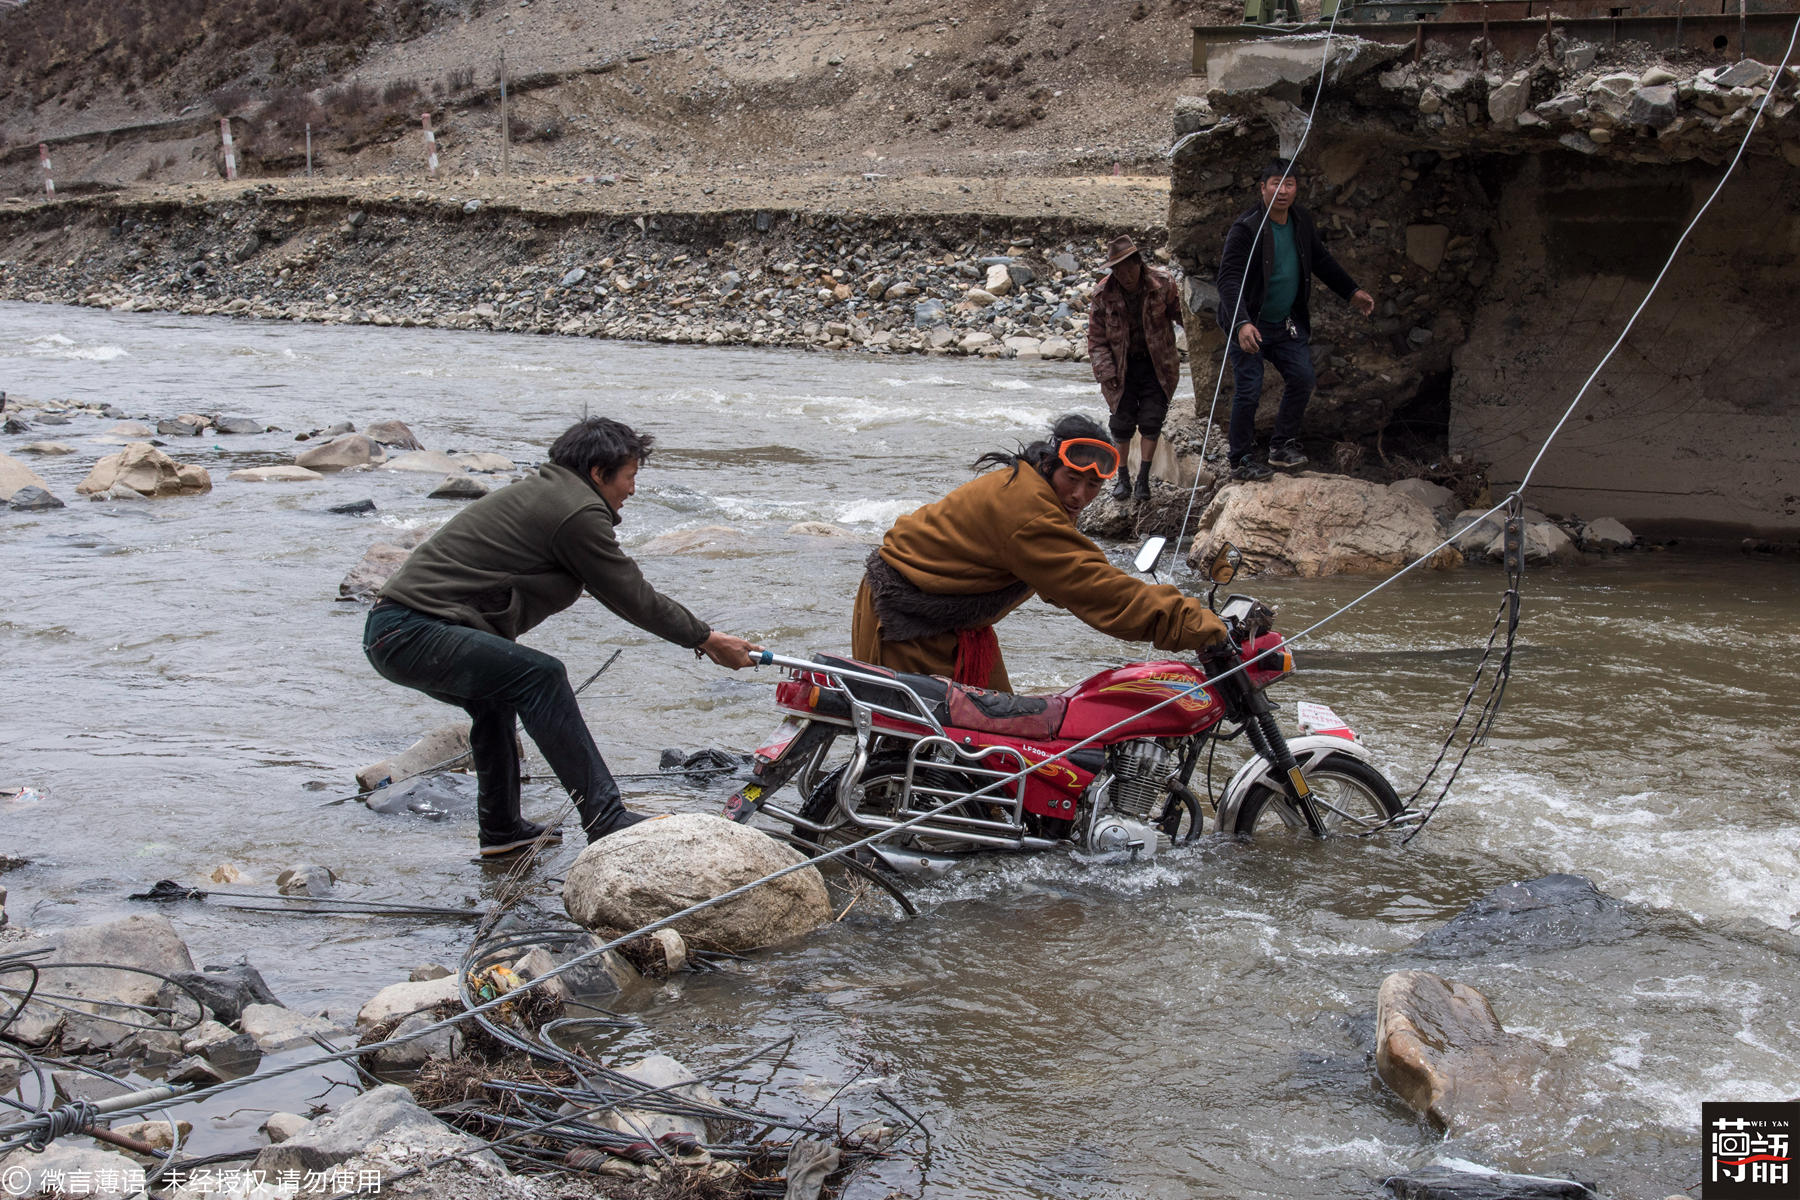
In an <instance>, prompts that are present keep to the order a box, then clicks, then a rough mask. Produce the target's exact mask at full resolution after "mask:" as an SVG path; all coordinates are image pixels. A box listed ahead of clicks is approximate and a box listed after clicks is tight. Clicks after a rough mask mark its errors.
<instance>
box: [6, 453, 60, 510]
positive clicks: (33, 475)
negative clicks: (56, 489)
mask: <svg viewBox="0 0 1800 1200" xmlns="http://www.w3.org/2000/svg"><path fill="white" fill-rule="evenodd" d="M28 487H34V488H39V489H42V490H43V491H46V492H47V491H49V490H50V485H49V484H47V483H45V482H44V480H43V477H42V476H41V475H39V474H38V473H37V472H36V471H34V470H32V469H31V468H30V467H28V466H26V465H25V464H24V463H22V462H20V461H19V460H18V459H16V458H13V457H12V456H11V455H8V454H0V502H4V501H7V500H11V499H12V498H13V493H14V492H16V491H19V490H20V489H22V488H28Z"/></svg>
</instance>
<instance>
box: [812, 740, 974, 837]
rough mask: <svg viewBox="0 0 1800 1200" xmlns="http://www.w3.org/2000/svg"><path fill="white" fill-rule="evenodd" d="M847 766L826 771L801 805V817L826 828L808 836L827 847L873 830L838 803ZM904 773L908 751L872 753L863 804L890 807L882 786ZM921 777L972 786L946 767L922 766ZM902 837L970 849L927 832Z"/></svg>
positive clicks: (890, 784)
mask: <svg viewBox="0 0 1800 1200" xmlns="http://www.w3.org/2000/svg"><path fill="white" fill-rule="evenodd" d="M848 769H849V768H848V767H847V766H846V767H839V768H837V769H836V770H834V771H832V772H831V773H830V774H828V775H826V776H825V777H824V778H823V779H821V780H820V781H819V785H818V786H817V787H815V788H813V790H812V793H811V794H810V795H809V796H807V797H806V802H805V803H804V804H802V805H801V806H800V815H801V817H803V818H804V819H806V820H808V821H810V822H812V823H813V824H815V825H823V826H826V831H825V832H823V833H809V834H808V835H807V836H809V837H811V838H813V839H814V840H815V841H818V842H819V843H821V844H823V845H825V846H827V847H830V846H837V845H842V844H844V843H845V842H853V841H856V840H858V839H860V838H862V837H865V836H867V835H868V834H870V833H872V832H874V831H873V830H871V829H867V828H865V827H863V826H861V825H858V824H856V823H855V822H853V821H851V820H850V819H849V818H848V817H846V816H845V815H844V814H843V811H842V810H841V809H839V807H838V802H837V790H838V782H839V781H840V780H841V779H842V778H843V777H844V772H845V771H846V770H848ZM905 776H906V755H904V754H892V753H888V754H876V755H873V756H871V757H870V759H869V763H868V765H867V766H866V767H864V768H863V773H862V778H863V788H864V790H865V797H866V799H865V802H864V807H865V808H872V809H873V810H874V811H877V812H880V811H882V810H883V809H886V808H889V807H891V806H890V805H887V804H884V803H883V802H882V799H881V789H883V788H887V789H897V788H898V787H899V786H900V781H901V780H902V779H904V778H905ZM918 780H919V782H921V783H925V784H927V785H929V786H933V787H941V788H946V789H952V788H957V787H959V786H960V787H963V788H967V787H969V786H971V785H969V784H968V783H967V781H966V779H965V778H964V777H962V776H959V775H957V774H956V773H955V772H954V771H951V770H950V769H948V768H944V767H926V766H921V767H920V768H919V771H918ZM871 799H872V800H873V801H874V803H873V804H870V803H869V800H871ZM901 838H902V840H901V841H900V842H897V843H896V844H903V845H917V846H920V847H922V848H924V849H930V850H934V851H937V852H939V853H947V854H955V853H959V852H961V851H965V850H967V849H968V847H967V846H966V845H964V844H959V843H956V842H952V841H949V840H948V839H939V838H931V837H930V836H928V835H911V834H909V835H901Z"/></svg>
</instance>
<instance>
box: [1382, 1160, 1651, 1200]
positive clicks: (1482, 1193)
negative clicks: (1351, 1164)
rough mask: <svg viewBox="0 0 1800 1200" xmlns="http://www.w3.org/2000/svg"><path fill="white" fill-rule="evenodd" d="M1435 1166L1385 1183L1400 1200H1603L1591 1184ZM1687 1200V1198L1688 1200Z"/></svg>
mask: <svg viewBox="0 0 1800 1200" xmlns="http://www.w3.org/2000/svg"><path fill="white" fill-rule="evenodd" d="M1462 1167H1463V1169H1460V1170H1459V1169H1457V1168H1454V1167H1447V1166H1442V1165H1433V1166H1429V1167H1424V1168H1421V1169H1420V1170H1417V1171H1412V1172H1409V1173H1407V1174H1405V1175H1395V1176H1392V1177H1391V1178H1388V1179H1385V1180H1383V1181H1382V1185H1381V1186H1383V1187H1385V1188H1387V1189H1388V1191H1390V1192H1392V1193H1394V1195H1395V1196H1396V1197H1398V1200H1601V1197H1600V1196H1599V1195H1598V1194H1597V1193H1595V1192H1594V1190H1593V1187H1592V1186H1591V1185H1588V1184H1581V1183H1576V1182H1575V1181H1574V1180H1572V1179H1550V1178H1547V1177H1545V1176H1542V1175H1507V1174H1503V1173H1501V1172H1499V1171H1482V1170H1478V1169H1477V1168H1476V1167H1475V1165H1474V1164H1473V1163H1464V1164H1462ZM1684 1200H1685V1197H1684Z"/></svg>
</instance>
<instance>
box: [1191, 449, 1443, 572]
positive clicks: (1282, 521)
mask: <svg viewBox="0 0 1800 1200" xmlns="http://www.w3.org/2000/svg"><path fill="white" fill-rule="evenodd" d="M1200 528H1201V529H1202V530H1203V531H1204V533H1203V535H1202V536H1201V537H1198V538H1196V539H1195V540H1194V546H1193V549H1192V550H1190V551H1189V554H1188V561H1189V562H1190V563H1194V564H1201V563H1207V562H1210V561H1211V560H1212V557H1213V555H1214V554H1216V553H1217V552H1218V550H1219V547H1220V546H1221V545H1223V544H1224V543H1225V542H1230V543H1232V544H1233V545H1235V546H1236V547H1237V548H1238V549H1239V550H1241V551H1243V554H1244V559H1245V562H1246V563H1247V564H1248V565H1249V567H1250V569H1251V570H1252V571H1253V572H1256V573H1269V574H1276V575H1300V576H1305V577H1316V576H1322V575H1338V574H1354V573H1362V572H1372V571H1379V572H1388V571H1394V570H1397V569H1399V568H1400V567H1403V566H1405V565H1407V564H1408V563H1411V562H1413V561H1415V560H1417V559H1418V558H1420V557H1422V556H1424V555H1426V554H1430V560H1429V562H1428V564H1427V565H1428V566H1430V567H1432V568H1435V569H1439V570H1441V569H1444V568H1447V567H1453V566H1456V565H1458V564H1460V563H1461V562H1462V555H1460V554H1458V553H1456V551H1454V550H1452V549H1451V548H1450V547H1448V546H1446V547H1443V548H1442V549H1436V547H1437V545H1438V542H1439V541H1440V540H1441V539H1440V537H1439V535H1438V523H1437V518H1436V517H1434V516H1433V515H1432V514H1431V510H1430V509H1428V508H1426V507H1425V506H1424V505H1423V504H1421V503H1419V502H1418V501H1417V500H1414V499H1413V498H1412V497H1410V496H1402V495H1396V494H1395V493H1393V492H1391V491H1389V490H1388V489H1387V488H1385V487H1383V486H1382V485H1380V484H1378V483H1370V482H1368V481H1366V480H1361V479H1351V478H1349V477H1348V476H1343V475H1321V474H1315V473H1311V472H1308V473H1305V474H1300V475H1277V476H1276V477H1275V478H1273V479H1271V480H1269V481H1268V482H1266V483H1255V484H1241V483H1238V484H1227V485H1226V486H1225V487H1224V488H1222V489H1220V491H1219V493H1218V495H1217V496H1215V497H1214V498H1213V500H1212V503H1210V504H1208V505H1207V507H1206V511H1205V513H1203V514H1202V515H1201V517H1200Z"/></svg>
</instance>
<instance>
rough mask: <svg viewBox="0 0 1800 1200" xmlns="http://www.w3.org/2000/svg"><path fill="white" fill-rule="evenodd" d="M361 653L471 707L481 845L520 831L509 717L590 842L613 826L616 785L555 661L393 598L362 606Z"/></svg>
mask: <svg viewBox="0 0 1800 1200" xmlns="http://www.w3.org/2000/svg"><path fill="white" fill-rule="evenodd" d="M363 653H364V654H366V655H368V657H369V662H370V663H371V664H373V665H374V667H375V669H376V670H377V671H379V672H381V674H382V676H383V677H384V678H386V679H390V680H392V681H393V682H395V683H397V684H400V685H401V686H402V687H409V688H413V689H414V690H416V691H420V692H424V693H425V694H426V695H427V696H430V697H431V698H432V699H433V700H441V701H443V702H444V703H445V704H454V705H456V706H457V707H459V708H461V709H463V710H464V711H465V712H467V713H468V714H469V720H470V726H469V750H470V752H471V753H472V755H473V757H474V759H475V777H476V779H477V780H478V781H479V782H480V789H479V796H480V800H479V804H478V807H479V809H480V816H481V840H482V842H483V844H491V843H497V842H502V841H507V840H510V839H511V838H512V837H514V836H516V835H517V833H518V832H519V824H520V817H519V752H518V743H517V742H516V741H515V740H514V739H513V719H514V717H515V716H516V717H517V718H518V719H519V720H520V721H522V722H523V723H524V725H525V732H526V733H528V734H530V735H531V740H532V741H533V742H536V743H537V748H538V749H539V750H541V751H543V754H544V758H545V759H546V760H548V761H549V763H550V769H551V770H552V771H554V772H556V777H557V779H559V780H561V781H562V785H563V787H565V788H567V789H568V792H569V796H570V797H571V798H572V799H573V800H574V801H575V806H576V808H577V809H578V810H579V811H580V813H581V827H582V828H583V829H584V830H586V831H587V834H588V838H589V840H592V839H594V838H596V837H600V836H603V835H604V834H606V833H610V832H611V829H610V826H611V824H612V823H613V821H614V820H616V818H617V817H618V815H619V813H620V811H621V809H620V806H619V786H618V784H616V783H614V782H613V777H612V772H610V771H608V770H607V769H606V762H605V760H604V759H602V758H601V757H600V748H599V747H598V746H596V745H595V744H594V736H593V734H591V733H589V732H588V727H587V722H586V721H584V720H582V717H581V709H580V707H579V706H578V705H577V704H576V702H575V690H574V689H573V688H571V687H570V686H569V675H568V672H567V671H566V670H565V669H564V667H563V664H562V662H561V660H559V659H556V658H553V657H551V656H550V655H548V654H545V653H544V652H543V651H541V650H533V649H531V648H530V647H529V646H521V645H519V644H518V643H517V642H511V641H508V640H507V639H505V638H503V637H496V636H495V635H494V634H491V633H483V632H482V631H481V630H479V629H470V628H468V627H467V626H464V625H452V624H451V623H450V622H448V621H441V620H439V619H438V618H436V617H431V616H427V615H425V614H424V613H421V612H416V611H414V610H413V609H410V608H407V607H406V606H404V605H400V604H383V605H382V606H381V607H379V608H376V609H374V610H373V611H372V612H370V613H369V620H368V624H367V625H366V626H365V627H364V629H363Z"/></svg>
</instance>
